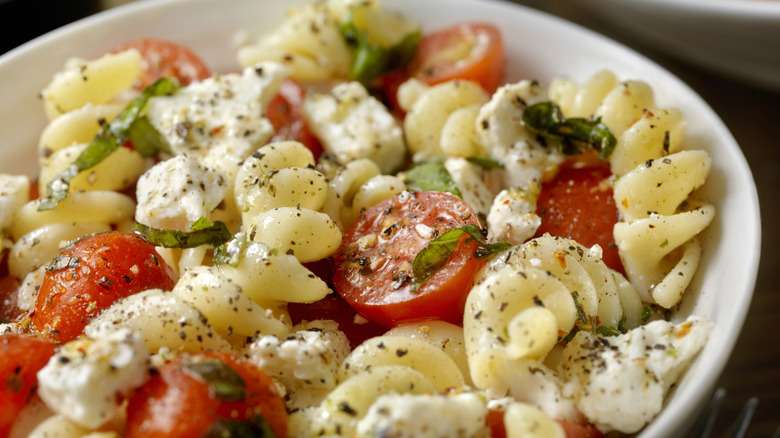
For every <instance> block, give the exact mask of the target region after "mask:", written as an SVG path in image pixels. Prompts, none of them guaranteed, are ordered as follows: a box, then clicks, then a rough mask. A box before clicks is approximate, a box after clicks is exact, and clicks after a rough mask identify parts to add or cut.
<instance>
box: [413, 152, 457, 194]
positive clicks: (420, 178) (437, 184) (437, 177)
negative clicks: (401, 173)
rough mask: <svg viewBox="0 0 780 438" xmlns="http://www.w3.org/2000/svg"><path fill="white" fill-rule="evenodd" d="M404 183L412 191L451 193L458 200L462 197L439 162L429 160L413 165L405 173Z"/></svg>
mask: <svg viewBox="0 0 780 438" xmlns="http://www.w3.org/2000/svg"><path fill="white" fill-rule="evenodd" d="M404 182H405V183H406V187H407V188H408V189H409V190H412V191H416V192H424V191H437V192H444V193H451V194H453V195H455V196H457V197H458V198H462V197H463V194H462V193H461V192H460V190H459V189H458V186H457V185H455V181H454V180H453V179H452V175H450V172H448V171H447V168H445V167H444V162H442V161H441V160H430V161H425V162H422V163H419V164H416V165H414V166H413V167H411V168H410V169H409V170H407V171H406V172H405V180H404Z"/></svg>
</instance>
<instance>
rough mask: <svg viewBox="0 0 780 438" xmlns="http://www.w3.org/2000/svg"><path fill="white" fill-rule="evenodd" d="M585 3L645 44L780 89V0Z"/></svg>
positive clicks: (601, 0)
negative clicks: (777, 0)
mask: <svg viewBox="0 0 780 438" xmlns="http://www.w3.org/2000/svg"><path fill="white" fill-rule="evenodd" d="M579 6H580V7H582V8H587V9H589V10H591V11H593V12H595V13H596V16H597V17H598V18H601V19H603V20H606V21H607V22H609V23H610V24H611V25H613V26H614V27H616V28H617V29H619V30H621V31H623V32H625V33H627V34H630V35H632V36H633V37H634V38H637V41H638V42H640V43H642V44H644V45H647V46H650V47H654V48H656V49H658V50H660V51H661V52H664V53H668V54H671V55H673V56H675V57H677V58H679V59H682V60H684V61H686V62H688V63H692V64H695V65H698V66H700V67H705V68H709V69H713V70H716V71H717V72H720V73H722V74H725V75H728V76H730V77H732V78H737V79H740V80H742V81H747V82H749V83H752V84H753V85H757V86H760V87H763V88H768V89H770V90H774V91H780V2H776V1H758V0H583V1H581V2H579Z"/></svg>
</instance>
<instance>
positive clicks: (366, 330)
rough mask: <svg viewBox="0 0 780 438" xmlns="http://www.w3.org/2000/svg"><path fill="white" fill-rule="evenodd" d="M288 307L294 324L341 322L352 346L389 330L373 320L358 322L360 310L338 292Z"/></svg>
mask: <svg viewBox="0 0 780 438" xmlns="http://www.w3.org/2000/svg"><path fill="white" fill-rule="evenodd" d="M287 309H288V310H289V312H290V319H291V320H292V323H293V324H299V323H301V322H303V321H314V320H316V319H332V320H334V321H336V322H337V323H338V324H339V330H341V331H342V332H344V334H345V335H347V338H348V339H349V343H350V345H351V346H352V348H355V347H357V346H358V345H360V344H361V343H363V341H365V340H366V339H369V338H373V337H374V336H379V335H381V334H383V333H385V331H387V329H386V328H384V327H382V326H381V325H379V324H377V323H375V322H372V321H368V320H366V322H365V323H361V322H356V321H355V317H358V318H360V317H359V315H358V312H357V311H355V309H353V308H352V306H350V305H349V303H347V302H346V301H345V300H344V298H342V297H341V296H340V295H339V294H336V293H333V294H330V295H328V296H326V297H325V298H323V299H321V300H319V301H315V302H313V303H289V304H287Z"/></svg>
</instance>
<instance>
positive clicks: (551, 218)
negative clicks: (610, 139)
mask: <svg viewBox="0 0 780 438" xmlns="http://www.w3.org/2000/svg"><path fill="white" fill-rule="evenodd" d="M610 175H611V172H610V170H609V166H607V165H605V164H601V165H599V166H595V167H583V168H575V167H563V168H561V170H560V172H558V174H557V175H556V176H555V178H553V180H551V181H549V182H547V183H544V184H542V192H541V193H540V194H539V199H538V200H537V203H536V209H537V214H538V215H539V216H540V217H541V218H542V224H541V226H540V227H539V229H538V230H537V231H536V236H535V237H538V236H541V235H542V234H544V233H550V234H552V235H553V236H561V237H566V238H568V239H573V240H575V241H577V242H579V243H580V244H582V245H584V246H587V247H590V246H593V245H595V244H598V245H600V246H601V249H602V251H603V258H602V260H603V261H604V263H605V264H606V265H607V266H609V267H610V268H612V269H614V270H616V271H619V272H621V273H622V272H624V270H623V264H622V263H621V262H620V256H619V255H618V250H617V245H616V244H615V238H614V237H613V235H612V229H613V228H614V226H615V223H616V222H617V221H618V210H617V207H616V206H615V201H614V199H613V198H612V186H611V185H610V184H608V183H607V182H606V180H607V178H609V177H610Z"/></svg>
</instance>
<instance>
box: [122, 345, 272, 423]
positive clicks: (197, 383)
mask: <svg viewBox="0 0 780 438" xmlns="http://www.w3.org/2000/svg"><path fill="white" fill-rule="evenodd" d="M236 377H238V380H236ZM224 382H227V384H224ZM260 418H261V419H262V420H263V421H264V422H265V423H267V424H268V425H269V426H270V428H271V429H272V430H273V432H274V434H275V436H277V437H279V438H284V437H286V436H287V411H286V410H285V406H284V401H283V400H282V398H281V396H280V395H279V393H278V391H277V389H276V385H275V384H274V382H273V381H272V380H271V378H270V377H269V376H268V375H267V374H266V373H265V372H263V370H261V369H260V368H258V367H257V366H255V365H254V364H252V363H250V362H249V361H246V360H244V359H241V358H239V357H237V356H234V355H232V354H230V353H226V352H207V353H201V354H196V355H182V356H179V357H177V358H176V359H175V360H174V361H172V362H169V363H167V364H165V365H163V366H162V367H160V369H159V372H158V373H156V374H154V375H153V376H152V377H151V379H149V380H148V381H147V382H146V383H145V384H144V385H143V386H142V387H141V388H139V389H138V390H137V391H136V392H135V393H134V394H133V395H132V396H131V397H130V399H129V401H128V406H127V423H126V431H125V436H126V437H128V438H158V437H160V438H162V437H180V436H182V437H183V436H188V437H189V436H191V437H199V436H206V433H207V432H209V431H214V428H215V427H218V426H220V423H221V425H222V426H223V427H231V426H226V423H224V422H226V421H227V422H232V427H246V428H249V429H250V430H251V431H253V432H257V430H256V429H252V428H253V427H255V428H256V427H258V423H259V422H258V421H257V420H258V419H260ZM209 436H212V435H209ZM213 436H221V435H220V434H218V433H215V434H213ZM225 436H265V435H259V434H257V433H255V434H245V435H240V434H239V435H225Z"/></svg>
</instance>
